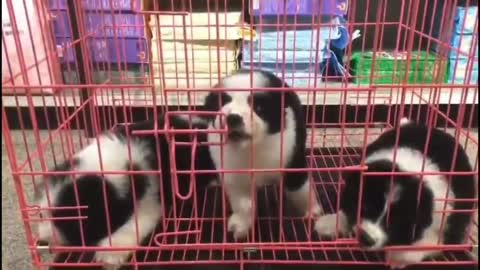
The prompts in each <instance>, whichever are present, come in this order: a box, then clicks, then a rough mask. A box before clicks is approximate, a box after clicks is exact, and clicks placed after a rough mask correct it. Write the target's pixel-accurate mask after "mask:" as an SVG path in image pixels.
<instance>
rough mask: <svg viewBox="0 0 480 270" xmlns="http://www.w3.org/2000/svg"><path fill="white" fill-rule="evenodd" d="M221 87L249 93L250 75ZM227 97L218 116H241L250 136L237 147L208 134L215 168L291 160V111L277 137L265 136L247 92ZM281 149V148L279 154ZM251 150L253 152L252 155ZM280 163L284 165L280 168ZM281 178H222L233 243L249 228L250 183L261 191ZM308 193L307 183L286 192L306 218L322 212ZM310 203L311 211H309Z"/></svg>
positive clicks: (261, 81) (276, 165)
mask: <svg viewBox="0 0 480 270" xmlns="http://www.w3.org/2000/svg"><path fill="white" fill-rule="evenodd" d="M252 76H253V85H254V86H255V87H265V86H267V85H268V81H267V80H266V78H264V77H263V76H262V75H261V74H259V73H253V74H252ZM221 84H222V86H223V87H225V88H227V89H228V88H232V89H248V88H250V74H238V75H234V76H231V77H227V78H226V79H224V80H223V81H222V83H221ZM257 92H258V91H257ZM228 95H229V96H230V97H231V98H232V100H231V102H229V103H228V104H226V105H225V106H223V107H222V108H221V112H223V113H224V114H230V113H232V114H238V115H240V116H241V117H242V119H243V122H244V124H245V132H246V133H247V134H249V135H250V136H251V139H250V140H244V141H241V142H239V143H229V142H228V141H226V138H224V137H226V136H225V135H223V136H222V135H220V134H218V133H209V135H208V140H209V142H215V143H218V144H216V145H212V146H210V153H211V156H212V158H213V161H214V163H215V165H216V167H217V168H222V169H227V170H248V169H252V168H253V169H280V168H284V167H285V166H286V165H287V162H288V161H289V159H290V157H291V156H292V154H293V151H294V146H295V126H296V125H295V116H294V113H293V111H292V110H291V108H287V109H286V113H285V130H284V131H283V132H280V133H276V134H268V132H267V128H268V126H267V123H265V122H264V121H263V120H262V119H261V118H260V117H259V116H258V115H256V114H255V112H254V111H253V110H252V109H251V108H250V106H249V104H248V96H249V95H250V91H244V92H234V91H230V92H228ZM220 121H221V117H217V118H216V119H215V121H214V123H213V126H210V128H213V129H218V128H219V127H221V124H222V123H220ZM282 133H283V135H282ZM282 142H283V143H282ZM220 144H221V146H220ZM252 144H253V145H252ZM252 146H253V147H252ZM281 147H283V152H282V153H281ZM252 149H253V152H252V151H251V150H252ZM222 156H223V160H222ZM282 160H283V163H284V164H281V161H282ZM281 177H282V175H281V173H279V172H264V173H254V174H250V173H248V172H246V173H225V174H224V176H223V183H224V185H225V190H226V193H227V194H226V195H227V197H228V201H229V203H230V206H231V208H232V211H233V213H232V215H231V216H230V218H229V219H228V230H229V231H230V232H233V235H234V237H235V238H236V239H243V238H246V236H247V235H248V231H249V229H250V227H251V225H252V212H253V211H252V199H251V190H252V183H253V182H254V181H255V185H256V186H257V187H260V186H264V185H268V184H274V183H278V182H279V180H280V179H282V178H281ZM299 181H301V180H299ZM310 190H311V187H310V181H306V182H305V184H304V186H303V187H301V188H300V189H299V190H297V191H295V192H289V193H287V195H289V198H290V199H291V201H292V202H293V203H294V204H295V206H296V207H297V208H298V209H302V210H304V211H305V215H307V214H313V215H319V214H320V213H321V212H322V211H321V208H320V206H319V204H318V202H317V200H316V195H315V194H313V195H312V196H311V197H312V198H311V199H309V195H310V194H309V193H310ZM309 202H310V203H311V207H309Z"/></svg>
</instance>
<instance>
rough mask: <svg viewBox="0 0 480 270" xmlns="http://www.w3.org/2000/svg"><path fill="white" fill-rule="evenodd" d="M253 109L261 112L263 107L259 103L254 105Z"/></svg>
mask: <svg viewBox="0 0 480 270" xmlns="http://www.w3.org/2000/svg"><path fill="white" fill-rule="evenodd" d="M255 111H257V112H262V111H263V107H262V106H261V105H255Z"/></svg>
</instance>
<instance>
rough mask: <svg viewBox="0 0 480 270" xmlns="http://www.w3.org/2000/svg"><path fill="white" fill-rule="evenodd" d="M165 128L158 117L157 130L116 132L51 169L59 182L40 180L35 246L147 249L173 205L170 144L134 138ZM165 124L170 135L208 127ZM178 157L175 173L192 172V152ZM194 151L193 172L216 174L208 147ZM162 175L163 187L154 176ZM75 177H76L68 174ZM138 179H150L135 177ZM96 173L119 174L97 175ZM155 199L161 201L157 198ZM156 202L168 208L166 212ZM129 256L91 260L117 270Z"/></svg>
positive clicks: (159, 137) (140, 126)
mask: <svg viewBox="0 0 480 270" xmlns="http://www.w3.org/2000/svg"><path fill="white" fill-rule="evenodd" d="M164 120H165V119H164V118H163V116H159V119H158V121H157V123H155V121H144V122H138V123H134V124H129V125H125V126H119V127H118V128H116V129H115V130H113V131H110V132H106V133H104V134H102V135H100V136H98V137H97V138H94V139H93V140H92V142H91V143H90V144H89V145H87V146H86V147H84V148H83V149H82V150H81V151H79V152H77V153H76V154H75V155H74V156H73V157H72V158H71V160H69V161H66V162H65V163H63V164H61V165H59V166H57V167H56V168H54V170H53V171H56V172H58V173H59V174H56V175H53V176H50V177H48V178H45V179H43V181H42V185H41V186H40V187H39V188H38V189H37V192H36V201H37V205H38V206H39V207H40V211H39V212H40V217H41V222H39V224H37V226H36V227H37V230H36V231H37V237H38V239H39V240H40V241H42V242H50V243H51V242H52V240H55V239H56V240H57V241H54V242H55V244H58V245H63V246H84V245H85V246H96V247H102V248H108V247H116V248H126V249H128V248H132V247H136V246H138V245H139V244H140V243H141V242H142V241H144V240H145V239H146V237H148V236H149V235H150V234H151V233H152V232H153V230H154V229H155V227H156V226H157V225H158V223H159V221H160V220H161V217H162V215H163V214H162V213H164V212H163V211H168V207H170V206H171V205H172V200H173V199H174V198H173V196H174V195H172V194H174V191H173V190H174V189H172V180H171V175H170V172H171V160H170V143H171V142H170V141H171V140H169V139H168V138H167V136H165V135H164V134H159V133H150V134H147V135H134V134H133V133H132V131H134V130H153V129H154V128H155V126H157V128H158V129H160V130H161V129H163V128H164V124H165V121H164ZM169 122H170V126H171V128H173V129H189V128H204V129H206V127H207V126H206V125H203V126H202V124H201V123H200V122H195V123H193V124H192V125H191V124H190V123H189V122H188V121H187V120H185V119H184V118H181V117H172V119H170V121H169ZM127 134H128V135H127ZM174 136H175V138H176V141H178V142H182V141H183V142H188V141H190V140H191V136H189V135H187V134H178V135H174ZM202 136H203V137H202V138H199V139H198V140H199V141H204V142H206V140H207V138H206V134H203V135H202ZM97 140H98V142H97ZM175 150H176V160H175V163H176V164H175V166H176V167H177V169H179V170H187V169H190V168H191V166H190V164H191V162H192V158H191V153H192V151H191V146H189V145H188V144H187V145H178V146H177V145H176V146H175ZM197 150H198V151H197V153H198V155H199V156H201V158H198V160H197V159H195V162H196V168H203V169H213V168H214V166H213V162H212V161H211V159H210V158H209V153H208V147H207V146H202V148H199V149H197ZM157 151H158V152H157ZM99 152H100V154H99ZM159 157H161V160H159ZM100 161H101V162H100ZM172 166H173V165H172ZM160 168H161V169H162V170H161V176H162V178H163V179H160V173H159V172H158V171H159V169H160ZM72 171H75V172H76V174H75V175H71V174H68V172H72ZM135 171H137V172H138V171H151V172H153V173H146V174H143V173H138V174H134V172H135ZM62 172H64V174H63V173H62ZM101 172H116V174H103V175H102V173H101ZM155 172H157V173H155ZM208 178H210V176H208V175H204V176H198V177H197V180H198V181H199V182H200V183H202V181H203V182H205V183H206V184H205V186H206V185H207V184H208V182H207V181H208V180H205V179H208ZM160 183H162V184H160ZM178 183H179V187H178V190H179V192H180V193H182V192H183V194H185V192H186V191H188V190H189V188H190V179H185V178H184V177H179V180H178ZM161 186H162V189H161V188H160V187H161ZM161 191H162V192H161ZM160 192H161V193H160ZM47 194H48V195H47ZM77 194H78V195H77ZM159 194H163V196H162V198H161V197H160V196H159ZM161 202H164V203H165V205H164V207H162V204H161ZM78 206H81V207H83V208H79V207H78ZM79 216H80V217H81V218H79ZM108 224H110V226H108ZM54 237H55V238H54ZM131 255H132V251H131V249H130V250H125V251H97V252H95V255H94V260H95V261H97V262H103V263H106V264H107V265H108V267H109V268H113V269H117V268H118V267H120V265H121V264H122V263H125V262H126V261H127V260H128V259H129V258H130V257H131Z"/></svg>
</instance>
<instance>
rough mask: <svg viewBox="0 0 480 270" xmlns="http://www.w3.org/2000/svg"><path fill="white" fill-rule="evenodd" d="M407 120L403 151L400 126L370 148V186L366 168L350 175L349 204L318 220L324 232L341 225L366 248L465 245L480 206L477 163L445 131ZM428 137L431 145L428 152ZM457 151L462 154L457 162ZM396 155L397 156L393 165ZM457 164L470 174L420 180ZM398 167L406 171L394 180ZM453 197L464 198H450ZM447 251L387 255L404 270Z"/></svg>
mask: <svg viewBox="0 0 480 270" xmlns="http://www.w3.org/2000/svg"><path fill="white" fill-rule="evenodd" d="M400 125H401V126H400V127H399V132H400V134H399V142H398V148H395V140H396V136H397V132H396V129H391V130H388V131H386V132H384V133H383V134H382V135H380V136H379V137H378V138H377V139H376V140H375V141H374V142H372V143H371V144H370V145H368V147H367V150H366V165H367V166H368V170H367V171H366V173H365V174H364V176H363V187H361V183H362V180H361V175H360V173H352V174H350V175H348V176H347V177H345V187H344V189H343V190H342V193H341V198H340V200H341V202H340V208H341V209H340V211H339V212H338V213H337V214H329V215H325V216H323V217H321V218H319V219H318V220H317V222H316V225H315V227H316V230H317V232H318V233H319V234H321V235H329V236H332V235H335V233H336V232H335V230H336V225H338V229H339V233H340V234H345V233H349V232H355V233H356V234H357V237H358V239H359V242H360V245H361V246H363V247H364V248H366V249H369V250H378V249H382V248H384V247H387V246H398V245H401V246H412V247H420V246H423V247H425V248H427V246H429V247H432V246H436V245H438V244H447V245H448V244H462V243H464V239H465V235H466V231H467V228H468V226H469V224H470V222H471V218H472V215H473V213H472V212H469V210H472V209H473V208H474V207H475V203H474V198H475V197H476V191H475V180H474V176H473V173H472V174H468V172H472V167H471V165H470V162H469V160H468V157H467V155H466V153H465V151H464V150H463V148H462V147H461V146H460V145H459V144H458V143H457V142H456V141H455V139H454V138H453V137H452V136H450V135H449V134H447V133H445V132H444V131H441V130H438V129H431V131H430V132H431V133H430V134H429V129H428V128H427V127H425V126H422V125H417V124H415V123H413V122H411V121H409V120H407V119H406V118H404V119H402V120H401V123H400ZM428 138H429V145H428V149H427V151H426V155H424V148H425V145H426V143H427V139H428ZM456 149H457V150H456ZM455 151H458V152H457V157H456V159H455V161H454V160H453V158H454V156H455ZM395 153H396V161H395V163H393V159H394V154H395ZM424 160H425V164H424ZM423 164H424V168H423V169H422V166H423ZM451 169H452V170H453V172H464V173H465V172H467V174H459V175H452V177H451V181H449V179H448V178H449V177H448V176H446V175H440V174H436V175H435V174H426V175H424V176H423V181H420V177H421V176H420V175H419V174H418V173H420V172H426V173H427V172H430V173H435V172H437V173H438V172H450V170H451ZM392 170H393V171H394V172H400V173H406V174H398V175H395V176H394V177H393V182H391V181H390V179H391V176H390V175H389V173H390V172H392ZM369 173H377V174H369ZM378 173H380V174H378ZM382 173H384V174H382ZM408 173H412V174H408ZM415 173H416V175H415ZM407 174H408V175H407ZM449 183H450V184H449ZM360 189H362V190H363V193H362V194H363V196H362V198H361V209H360V220H357V209H358V202H359V196H360V195H359V194H360ZM419 192H421V193H419ZM418 195H420V197H419V198H420V199H419V200H418V199H417V198H418ZM447 196H448V198H449V199H461V200H455V201H452V200H450V201H446V200H445V199H446V198H447ZM452 210H458V212H451V211H452ZM387 217H388V218H387ZM337 218H338V224H336V220H337ZM387 219H389V220H387ZM357 224H358V226H357ZM442 224H443V225H442ZM440 251H441V250H439V249H437V250H431V249H430V250H426V249H424V250H419V249H417V250H399V249H397V250H393V249H390V250H388V249H387V250H386V260H387V261H388V262H390V263H391V266H393V267H394V268H403V267H406V266H408V265H411V264H415V263H417V262H420V261H423V260H425V259H428V258H429V257H432V256H435V255H436V253H438V252H440Z"/></svg>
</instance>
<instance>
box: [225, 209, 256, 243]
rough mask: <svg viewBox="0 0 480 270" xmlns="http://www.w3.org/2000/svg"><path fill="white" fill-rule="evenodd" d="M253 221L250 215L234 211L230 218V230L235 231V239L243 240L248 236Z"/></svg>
mask: <svg viewBox="0 0 480 270" xmlns="http://www.w3.org/2000/svg"><path fill="white" fill-rule="evenodd" d="M251 223H252V222H251V218H250V217H248V216H244V215H239V214H235V213H234V214H232V215H231V216H230V218H228V231H229V232H232V233H233V238H235V240H243V239H245V238H247V236H248V230H249V229H250V226H251Z"/></svg>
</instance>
